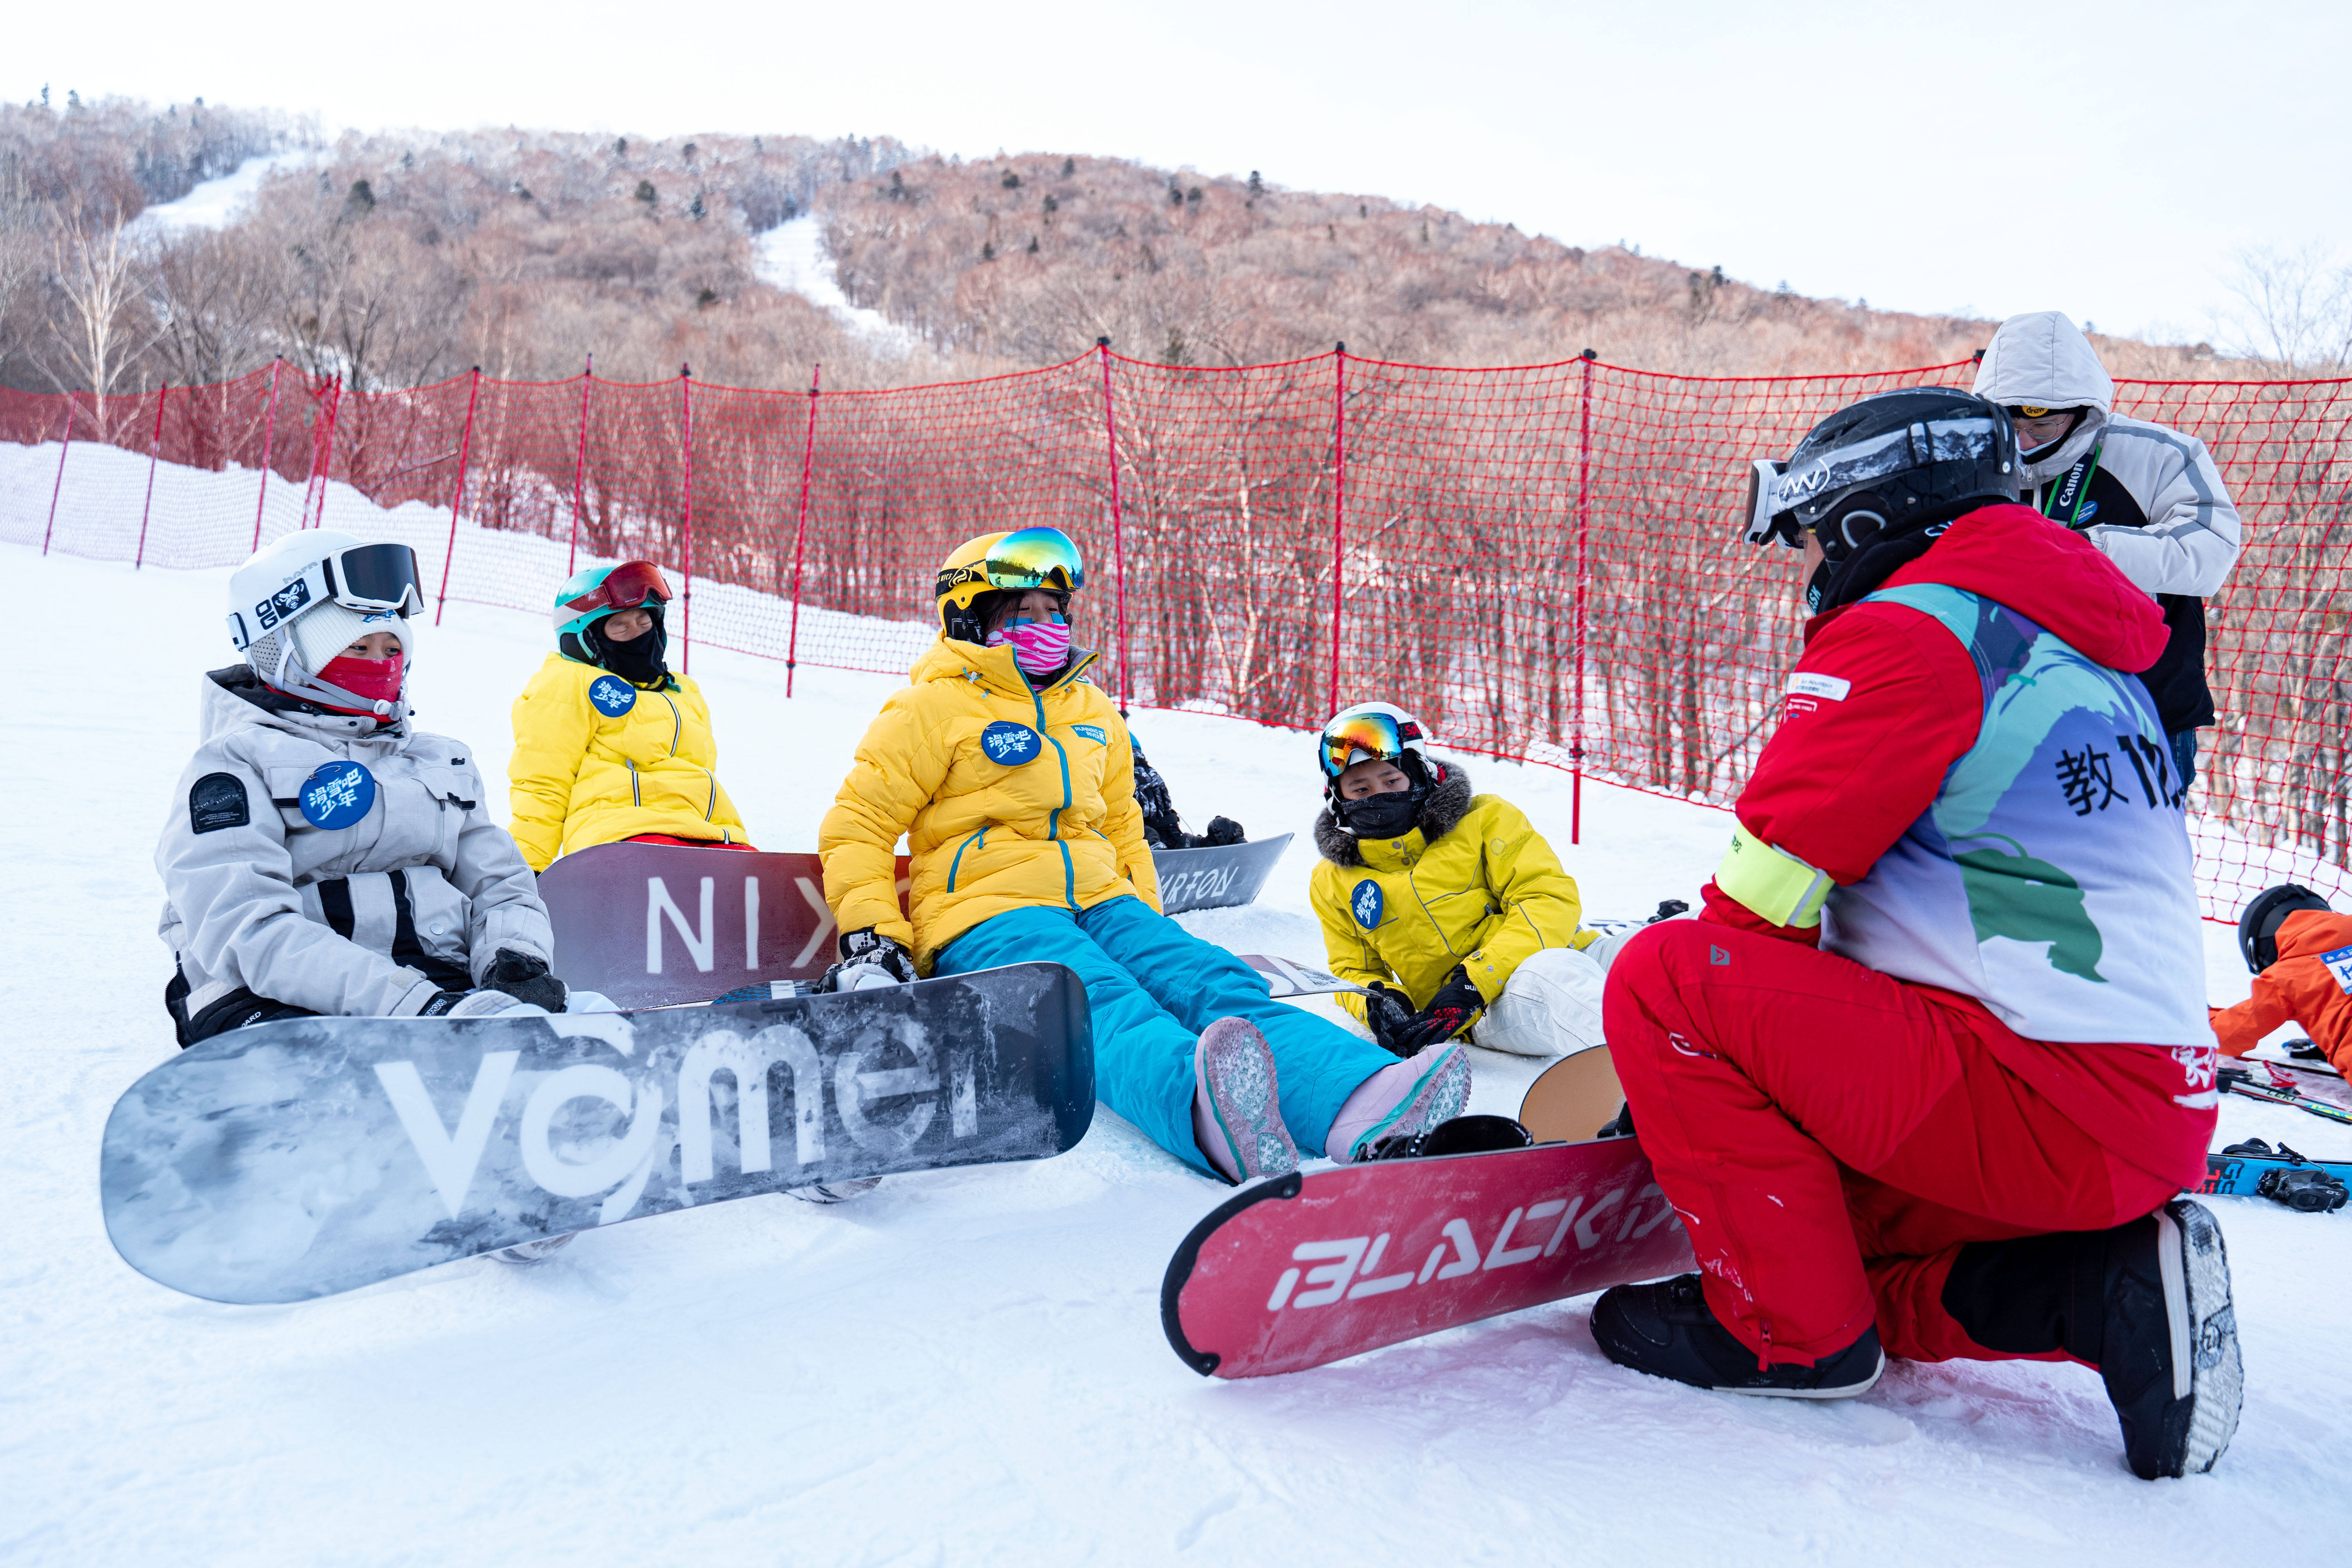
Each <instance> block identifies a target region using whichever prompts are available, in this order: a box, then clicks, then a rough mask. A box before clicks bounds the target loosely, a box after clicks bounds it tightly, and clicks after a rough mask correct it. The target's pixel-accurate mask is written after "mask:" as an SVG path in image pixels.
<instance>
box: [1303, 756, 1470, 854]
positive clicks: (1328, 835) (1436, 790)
mask: <svg viewBox="0 0 2352 1568" xmlns="http://www.w3.org/2000/svg"><path fill="white" fill-rule="evenodd" d="M1438 766H1439V767H1440V768H1442V769H1444V773H1445V776H1444V778H1442V779H1440V780H1438V782H1437V783H1436V784H1434V785H1433V786H1432V787H1431V789H1430V792H1429V798H1428V799H1427V800H1424V801H1423V802H1422V803H1421V816H1419V817H1417V818H1415V819H1414V822H1413V826H1414V827H1418V828H1419V829H1421V837H1422V840H1423V842H1424V843H1432V844H1433V843H1435V842H1436V841H1437V840H1438V839H1440V838H1443V837H1445V835H1446V833H1447V832H1448V831H1449V830H1451V829H1452V827H1453V826H1454V824H1455V823H1457V822H1460V821H1461V820H1462V819H1463V817H1465V816H1468V815H1469V812H1470V775H1469V774H1468V773H1465V771H1463V767H1462V764H1461V763H1439V764H1438ZM1408 831H1410V830H1408ZM1400 837H1402V835H1400ZM1315 847H1316V848H1318V849H1319V850H1321V851H1322V852H1323V858H1325V859H1326V860H1328V861H1330V862H1331V863H1332V864H1333V865H1335V866H1360V865H1362V864H1363V863H1364V858H1363V856H1362V855H1361V854H1360V852H1359V851H1358V850H1357V847H1356V836H1355V835H1354V834H1352V833H1350V832H1349V831H1348V830H1347V829H1346V828H1344V827H1342V826H1339V817H1338V816H1336V815H1334V814H1333V812H1332V810H1331V808H1330V807H1329V806H1328V805H1327V806H1325V807H1324V808H1323V810H1322V811H1321V813H1320V814H1318V816H1316V818H1315Z"/></svg>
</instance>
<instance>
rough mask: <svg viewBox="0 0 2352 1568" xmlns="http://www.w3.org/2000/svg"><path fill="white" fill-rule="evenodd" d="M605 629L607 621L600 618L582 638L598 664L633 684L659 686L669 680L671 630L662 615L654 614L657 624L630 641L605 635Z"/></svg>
mask: <svg viewBox="0 0 2352 1568" xmlns="http://www.w3.org/2000/svg"><path fill="white" fill-rule="evenodd" d="M608 618H609V617H608ZM603 631H604V622H603V621H598V622H597V623H596V624H595V625H593V626H590V627H589V628H588V635H587V636H586V637H583V638H582V639H581V640H582V642H583V644H584V645H585V646H586V647H587V648H588V651H589V652H591V653H593V654H594V655H595V656H596V662H597V663H598V664H601V665H603V666H604V668H606V669H609V670H611V671H612V672H613V673H614V675H617V676H619V677H620V678H621V679H623V680H625V681H627V682H628V683H629V684H630V685H632V686H645V687H656V686H661V685H664V684H666V683H667V680H668V679H669V666H667V664H664V663H663V662H662V658H663V656H664V655H665V654H667V652H668V651H669V630H668V628H667V626H664V625H663V624H662V617H661V616H655V617H654V624H653V625H652V626H651V627H649V628H648V629H647V630H646V633H645V635H644V636H642V637H632V638H630V639H629V640H628V641H627V642H614V641H612V640H611V639H609V638H607V637H604V636H602V635H601V634H602V633H603Z"/></svg>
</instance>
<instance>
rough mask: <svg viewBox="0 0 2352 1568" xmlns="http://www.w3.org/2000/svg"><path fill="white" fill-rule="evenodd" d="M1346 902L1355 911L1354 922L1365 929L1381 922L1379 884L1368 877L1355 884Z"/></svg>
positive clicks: (1367, 929) (1368, 929) (1369, 928)
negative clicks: (1354, 888)
mask: <svg viewBox="0 0 2352 1568" xmlns="http://www.w3.org/2000/svg"><path fill="white" fill-rule="evenodd" d="M1348 902H1349V905H1350V906H1351V907H1352V908H1353V909H1354V910H1355V911H1356V923H1357V924H1358V925H1360V926H1361V927H1363V928H1364V929H1365V930H1366V931H1370V930H1371V929H1372V928H1373V927H1374V926H1377V925H1379V924H1380V923H1381V885H1380V884H1379V883H1378V882H1375V881H1373V880H1372V879H1370V877H1367V878H1365V879H1363V880H1362V881H1360V882H1359V883H1357V884H1356V890H1355V891H1354V892H1352V893H1350V894H1349V895H1348Z"/></svg>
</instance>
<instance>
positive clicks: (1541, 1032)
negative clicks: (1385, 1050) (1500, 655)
mask: <svg viewBox="0 0 2352 1568" xmlns="http://www.w3.org/2000/svg"><path fill="white" fill-rule="evenodd" d="M1318 755H1319V760H1320V761H1321V763H1322V766H1323V779H1324V790H1325V794H1326V795H1328V797H1329V800H1330V805H1328V807H1327V808H1326V809H1325V810H1324V812H1323V814H1322V815H1321V816H1318V817H1317V818H1316V819H1315V846H1316V847H1317V848H1318V849H1319V850H1321V851H1322V853H1323V859H1322V863H1321V864H1319V865H1318V866H1317V867H1316V868H1315V874H1314V876H1313V878H1312V879H1311V880H1310V884H1309V889H1308V896H1309V898H1310V899H1311V900H1312V901H1313V903H1314V905H1315V913H1316V916H1317V918H1318V919H1319V920H1320V921H1322V924H1323V946H1324V952H1326V953H1327V954H1328V957H1329V959H1330V963H1331V971H1332V973H1335V974H1338V975H1339V976H1340V977H1341V978H1343V979H1347V980H1352V981H1354V982H1355V983H1356V984H1359V985H1362V986H1365V987H1367V988H1369V989H1370V993H1371V994H1370V996H1355V995H1349V996H1344V997H1342V998H1341V999H1340V1005H1343V1006H1345V1007H1347V1008H1348V1010H1349V1011H1350V1012H1352V1013H1354V1014H1355V1015H1356V1016H1358V1017H1360V1018H1362V1019H1363V1020H1364V1022H1365V1024H1366V1025H1367V1026H1369V1027H1370V1029H1371V1031H1372V1035H1373V1037H1374V1038H1376V1039H1378V1040H1379V1041H1380V1042H1381V1044H1382V1045H1385V1046H1387V1047H1389V1048H1390V1049H1391V1050H1393V1051H1395V1052H1396V1053H1397V1054H1398V1055H1400V1056H1403V1055H1409V1054H1410V1053H1412V1052H1413V1051H1417V1050H1421V1049H1423V1048H1425V1047H1427V1046H1428V1045H1429V1044H1430V1043H1431V1042H1432V1041H1434V1040H1444V1039H1453V1038H1457V1037H1460V1038H1467V1039H1469V1040H1470V1043H1471V1044H1473V1045H1477V1046H1484V1047H1486V1048H1487V1049H1489V1050H1497V1051H1508V1052H1511V1053H1512V1054H1514V1055H1517V1056H1533V1057H1549V1056H1564V1055H1568V1054H1570V1053H1572V1052H1576V1051H1580V1050H1583V1049H1585V1048H1586V1047H1591V1046H1597V1045H1600V1044H1601V1043H1602V1040H1601V986H1602V983H1603V981H1604V979H1605V978H1606V972H1605V971H1604V970H1603V969H1602V968H1601V964H1600V963H1596V962H1595V961H1594V960H1593V959H1591V958H1589V957H1587V956H1586V955H1585V953H1584V952H1583V951H1582V950H1583V949H1585V948H1587V947H1589V946H1591V943H1592V942H1593V941H1594V939H1595V936H1596V935H1597V933H1596V932H1593V931H1585V930H1583V929H1581V926H1582V921H1583V908H1582V905H1581V902H1580V900H1579V899H1578V897H1577V892H1576V883H1575V881H1574V879H1571V878H1570V876H1569V874H1568V873H1567V872H1566V871H1565V870H1563V869H1562V868H1560V863H1559V856H1557V855H1555V854H1553V853H1552V849H1551V846H1550V845H1549V844H1547V843H1545V842H1544V838H1543V835H1541V834H1540V833H1538V832H1537V831H1536V829H1535V825H1534V824H1533V823H1531V822H1529V821H1528V818H1527V816H1526V814H1525V813H1523V812H1521V811H1520V810H1519V809H1518V808H1517V806H1515V805H1511V803H1510V802H1508V801H1507V800H1505V799H1504V798H1503V797H1502V796H1500V795H1472V794H1471V793H1470V778H1469V775H1468V774H1467V773H1464V772H1463V770H1462V765H1461V764H1460V763H1441V762H1438V761H1436V760H1435V759H1434V758H1433V757H1431V756H1430V755H1429V752H1428V750H1427V747H1426V744H1425V737H1424V736H1423V731H1422V727H1421V724H1420V722H1419V721H1416V720H1415V719H1414V718H1413V716H1412V714H1410V713H1408V712H1406V711H1405V710H1403V709H1402V708H1399V707H1396V706H1394V705H1392V704H1391V703H1387V702H1367V703H1363V704H1360V705H1359V706H1357V707H1354V708H1350V709H1348V710H1346V711H1344V712H1342V713H1340V714H1339V715H1338V716H1337V717H1335V718H1334V719H1332V721H1330V722H1329V723H1328V724H1327V725H1325V726H1324V727H1323V733H1322V735H1321V736H1320V737H1319V738H1318ZM1474 1025H1475V1034H1472V1033H1470V1031H1471V1029H1472V1027H1473V1026H1474Z"/></svg>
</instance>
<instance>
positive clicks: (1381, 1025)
mask: <svg viewBox="0 0 2352 1568" xmlns="http://www.w3.org/2000/svg"><path fill="white" fill-rule="evenodd" d="M1412 1022H1413V1011H1412V1002H1410V1001H1409V1000H1407V999H1406V997H1405V994H1404V993H1403V992H1402V991H1398V990H1394V989H1392V988H1391V987H1389V986H1386V985H1383V984H1381V983H1380V982H1379V981H1377V980H1375V981H1373V982H1372V984H1371V985H1370V987H1369V994H1367V995H1366V996H1365V997H1364V1024H1365V1026H1366V1027H1368V1028H1370V1030H1371V1031H1372V1038H1373V1039H1374V1040H1376V1041H1378V1042H1379V1044H1380V1047H1381V1049H1382V1050H1384V1051H1389V1052H1391V1053H1393V1054H1395V1055H1397V1056H1400V1057H1409V1056H1411V1055H1412V1052H1411V1051H1409V1050H1406V1049H1404V1048H1403V1047H1402V1046H1400V1045H1399V1044H1398V1043H1397V1042H1398V1040H1399V1039H1400V1038H1401V1037H1402V1036H1403V1035H1404V1033H1405V1032H1406V1031H1407V1030H1408V1029H1410V1028H1412Z"/></svg>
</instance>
